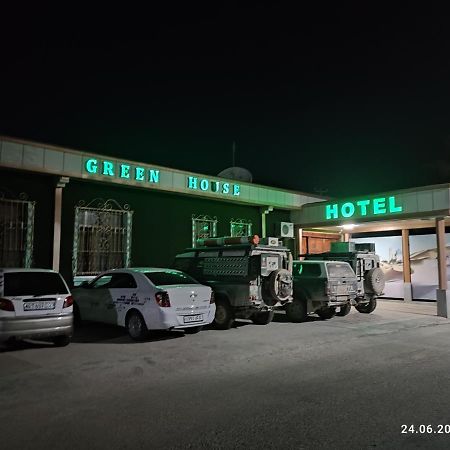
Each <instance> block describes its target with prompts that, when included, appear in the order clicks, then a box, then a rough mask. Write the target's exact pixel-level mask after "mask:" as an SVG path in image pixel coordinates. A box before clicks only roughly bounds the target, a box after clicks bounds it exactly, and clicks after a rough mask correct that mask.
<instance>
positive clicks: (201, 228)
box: [192, 215, 217, 247]
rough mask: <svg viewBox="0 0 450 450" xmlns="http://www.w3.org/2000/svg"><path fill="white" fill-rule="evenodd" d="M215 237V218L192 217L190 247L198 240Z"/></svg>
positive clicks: (194, 245)
mask: <svg viewBox="0 0 450 450" xmlns="http://www.w3.org/2000/svg"><path fill="white" fill-rule="evenodd" d="M212 237H217V217H209V216H196V215H193V216H192V247H196V245H197V240H198V239H208V238H212Z"/></svg>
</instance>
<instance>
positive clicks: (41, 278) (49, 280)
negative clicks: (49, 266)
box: [4, 272, 68, 297]
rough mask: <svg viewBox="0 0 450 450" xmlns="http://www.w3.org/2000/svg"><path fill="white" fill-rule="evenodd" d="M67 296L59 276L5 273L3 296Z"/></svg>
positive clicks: (41, 273)
mask: <svg viewBox="0 0 450 450" xmlns="http://www.w3.org/2000/svg"><path fill="white" fill-rule="evenodd" d="M56 294H68V291H67V287H66V285H65V284H64V282H63V280H62V278H61V275H59V273H54V272H6V273H5V287H4V295H5V296H6V297H16V296H17V297H19V296H23V295H33V296H39V295H56Z"/></svg>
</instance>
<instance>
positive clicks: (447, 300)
mask: <svg viewBox="0 0 450 450" xmlns="http://www.w3.org/2000/svg"><path fill="white" fill-rule="evenodd" d="M436 241H437V253H438V254H437V256H438V258H437V259H438V277H439V288H438V289H437V291H436V299H437V315H438V316H441V317H447V318H448V317H449V313H450V291H449V290H448V281H447V264H446V262H447V261H446V260H447V249H446V247H445V218H444V217H437V218H436Z"/></svg>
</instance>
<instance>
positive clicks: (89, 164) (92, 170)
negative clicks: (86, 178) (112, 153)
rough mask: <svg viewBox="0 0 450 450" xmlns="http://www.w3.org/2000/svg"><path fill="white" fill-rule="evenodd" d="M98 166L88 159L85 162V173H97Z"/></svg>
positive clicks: (94, 161) (95, 161) (93, 160)
mask: <svg viewBox="0 0 450 450" xmlns="http://www.w3.org/2000/svg"><path fill="white" fill-rule="evenodd" d="M97 170H98V165H97V160H96V159H88V160H87V161H86V171H87V172H89V173H97Z"/></svg>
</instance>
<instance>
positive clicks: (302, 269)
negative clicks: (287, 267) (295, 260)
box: [294, 263, 322, 277]
mask: <svg viewBox="0 0 450 450" xmlns="http://www.w3.org/2000/svg"><path fill="white" fill-rule="evenodd" d="M321 273H322V271H321V270H320V264H306V263H300V264H295V265H294V275H299V276H301V277H320V275H321Z"/></svg>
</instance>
